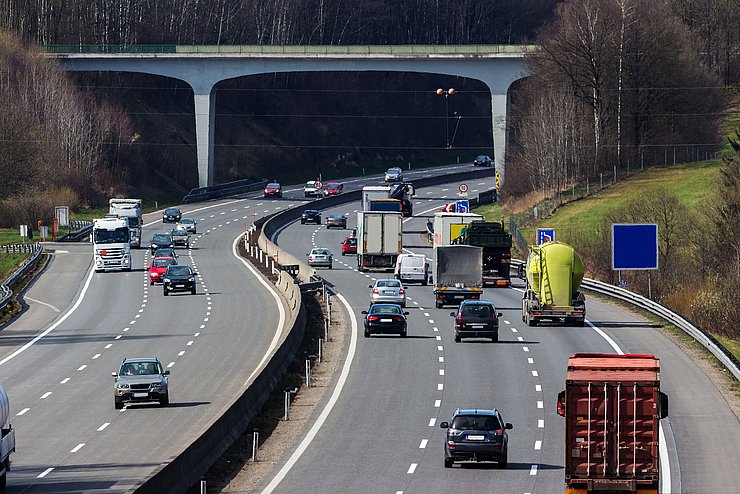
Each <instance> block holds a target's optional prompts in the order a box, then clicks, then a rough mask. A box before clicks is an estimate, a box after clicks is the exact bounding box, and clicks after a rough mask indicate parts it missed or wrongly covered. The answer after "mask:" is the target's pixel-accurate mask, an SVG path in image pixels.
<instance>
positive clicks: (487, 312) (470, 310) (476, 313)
mask: <svg viewBox="0 0 740 494" xmlns="http://www.w3.org/2000/svg"><path fill="white" fill-rule="evenodd" d="M492 314H493V311H492V310H491V306H490V305H478V304H467V305H463V308H462V315H463V316H472V317H480V318H489V317H491V315H492Z"/></svg>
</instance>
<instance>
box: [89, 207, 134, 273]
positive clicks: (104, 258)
mask: <svg viewBox="0 0 740 494" xmlns="http://www.w3.org/2000/svg"><path fill="white" fill-rule="evenodd" d="M90 240H91V242H92V244H93V257H94V261H95V271H112V270H123V271H131V243H130V242H131V233H130V230H129V227H128V219H126V218H102V219H97V220H93V229H92V234H91V235H90Z"/></svg>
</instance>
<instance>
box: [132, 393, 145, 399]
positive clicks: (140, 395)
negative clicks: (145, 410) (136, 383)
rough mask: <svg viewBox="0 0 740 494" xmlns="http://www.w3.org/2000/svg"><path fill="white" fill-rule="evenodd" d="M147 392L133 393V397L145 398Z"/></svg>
mask: <svg viewBox="0 0 740 494" xmlns="http://www.w3.org/2000/svg"><path fill="white" fill-rule="evenodd" d="M147 396H149V393H134V398H146V397H147Z"/></svg>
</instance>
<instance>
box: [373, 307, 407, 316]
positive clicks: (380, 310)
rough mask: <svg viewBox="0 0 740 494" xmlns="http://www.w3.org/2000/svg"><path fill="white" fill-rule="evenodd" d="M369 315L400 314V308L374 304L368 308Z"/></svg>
mask: <svg viewBox="0 0 740 494" xmlns="http://www.w3.org/2000/svg"><path fill="white" fill-rule="evenodd" d="M370 313H371V314H395V315H400V314H401V308H400V307H399V306H397V305H378V304H375V305H373V306H372V307H371V308H370Z"/></svg>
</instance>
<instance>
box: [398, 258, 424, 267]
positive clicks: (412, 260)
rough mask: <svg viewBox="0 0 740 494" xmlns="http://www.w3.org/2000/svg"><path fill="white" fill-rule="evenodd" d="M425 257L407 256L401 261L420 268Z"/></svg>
mask: <svg viewBox="0 0 740 494" xmlns="http://www.w3.org/2000/svg"><path fill="white" fill-rule="evenodd" d="M424 261H425V259H424V258H423V257H407V258H406V259H405V260H404V261H402V262H403V263H404V264H408V265H409V266H411V267H413V268H420V267H423V266H424Z"/></svg>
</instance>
